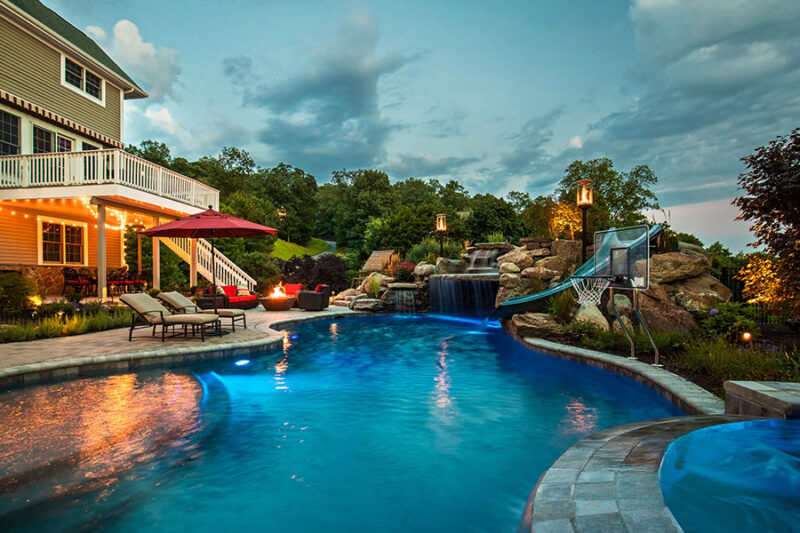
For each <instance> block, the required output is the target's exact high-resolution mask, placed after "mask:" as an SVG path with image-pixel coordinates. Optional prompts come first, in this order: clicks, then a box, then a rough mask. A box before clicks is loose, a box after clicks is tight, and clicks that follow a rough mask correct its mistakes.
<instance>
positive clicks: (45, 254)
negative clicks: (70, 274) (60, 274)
mask: <svg viewBox="0 0 800 533" xmlns="http://www.w3.org/2000/svg"><path fill="white" fill-rule="evenodd" d="M62 229H64V225H63V224H52V223H50V222H42V261H44V262H45V263H61V248H62V246H61V244H62V241H61V233H62V232H61V230H62Z"/></svg>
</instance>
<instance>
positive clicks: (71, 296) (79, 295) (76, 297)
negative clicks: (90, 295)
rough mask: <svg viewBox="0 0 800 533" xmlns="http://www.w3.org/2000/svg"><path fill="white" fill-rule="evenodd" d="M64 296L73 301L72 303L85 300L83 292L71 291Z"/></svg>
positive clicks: (70, 301)
mask: <svg viewBox="0 0 800 533" xmlns="http://www.w3.org/2000/svg"><path fill="white" fill-rule="evenodd" d="M64 298H66V300H67V301H68V302H69V303H71V304H78V303H80V301H81V300H83V293H82V292H77V291H76V292H71V293H69V294H67V295H66V296H65V297H64Z"/></svg>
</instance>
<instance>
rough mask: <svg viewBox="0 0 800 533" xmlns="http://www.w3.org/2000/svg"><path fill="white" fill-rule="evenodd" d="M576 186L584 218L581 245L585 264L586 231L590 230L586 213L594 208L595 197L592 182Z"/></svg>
mask: <svg viewBox="0 0 800 533" xmlns="http://www.w3.org/2000/svg"><path fill="white" fill-rule="evenodd" d="M576 185H577V186H578V198H577V201H578V207H580V208H581V211H583V216H582V217H581V218H582V223H583V227H582V228H581V236H582V239H581V240H582V241H583V242H582V243H581V259H582V262H583V263H585V262H586V242H587V240H586V239H587V237H586V230H587V229H588V228H587V227H586V211H588V210H589V208H590V207H592V202H593V201H594V195H593V194H592V180H590V179H585V180H578V183H577V184H576Z"/></svg>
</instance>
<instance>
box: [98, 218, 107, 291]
mask: <svg viewBox="0 0 800 533" xmlns="http://www.w3.org/2000/svg"><path fill="white" fill-rule="evenodd" d="M107 263H108V261H107V258H106V206H105V204H101V203H98V204H97V296H98V297H99V298H100V300H101V301H102V300H105V299H106V297H107V296H108V290H107V289H106V267H107Z"/></svg>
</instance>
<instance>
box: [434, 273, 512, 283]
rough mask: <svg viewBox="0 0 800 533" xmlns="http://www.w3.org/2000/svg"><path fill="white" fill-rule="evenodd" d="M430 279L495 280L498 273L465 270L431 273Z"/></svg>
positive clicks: (497, 277)
mask: <svg viewBox="0 0 800 533" xmlns="http://www.w3.org/2000/svg"><path fill="white" fill-rule="evenodd" d="M430 279H466V280H474V281H497V280H499V279H500V273H499V272H497V271H495V272H484V273H481V274H478V273H472V274H470V273H467V272H460V273H457V274H456V273H453V274H431V277H430Z"/></svg>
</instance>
